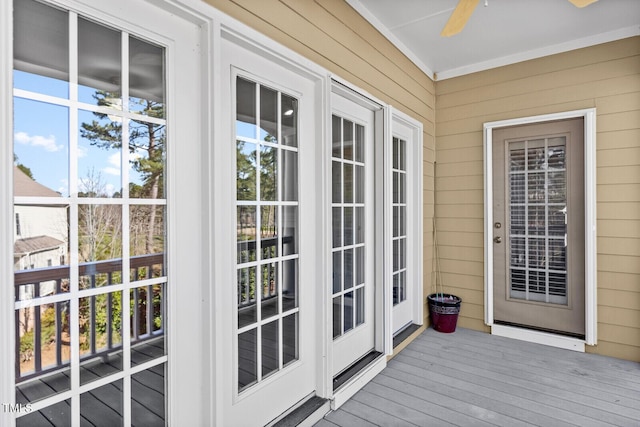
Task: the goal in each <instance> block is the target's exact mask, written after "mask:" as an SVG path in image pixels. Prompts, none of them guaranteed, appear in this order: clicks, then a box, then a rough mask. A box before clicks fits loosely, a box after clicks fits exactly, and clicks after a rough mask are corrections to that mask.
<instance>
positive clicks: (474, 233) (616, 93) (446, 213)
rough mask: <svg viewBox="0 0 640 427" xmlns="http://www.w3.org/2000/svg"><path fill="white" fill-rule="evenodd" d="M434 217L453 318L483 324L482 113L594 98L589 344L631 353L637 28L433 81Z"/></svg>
mask: <svg viewBox="0 0 640 427" xmlns="http://www.w3.org/2000/svg"><path fill="white" fill-rule="evenodd" d="M436 106H437V108H436V141H437V144H436V160H437V164H436V176H437V178H436V180H435V186H436V195H435V200H436V217H437V233H438V243H439V244H440V246H441V250H440V258H441V268H442V276H443V280H444V283H445V286H446V289H447V290H449V291H451V292H453V293H457V294H459V295H460V296H461V297H462V299H463V301H465V302H464V303H463V309H462V311H461V314H460V324H461V325H462V326H466V327H470V328H477V329H485V327H484V325H483V316H484V301H483V299H482V298H478V293H482V291H483V289H484V283H483V269H482V268H478V267H477V266H475V263H479V262H481V261H482V258H480V259H478V258H479V257H481V256H482V255H481V251H482V248H483V244H484V243H483V239H484V234H483V218H484V211H483V209H484V207H483V197H484V196H483V159H482V153H483V137H482V126H483V123H485V122H488V121H496V120H505V119H511V118H517V117H524V116H533V115H539V114H549V113H556V112H561V111H567V110H574V109H582V108H592V107H595V108H596V112H597V119H596V120H597V122H596V128H597V153H596V157H597V158H596V167H597V182H596V184H597V188H596V191H597V226H598V345H597V346H596V347H594V348H589V349H588V350H589V351H593V352H596V353H601V354H605V355H611V356H615V357H621V358H625V359H631V360H635V361H640V37H633V38H629V39H625V40H620V41H616V42H612V43H606V44H602V45H598V46H593V47H590V48H586V49H579V50H575V51H571V52H567V53H563V54H558V55H552V56H548V57H545V58H540V59H537V60H532V61H527V62H522V63H519V64H514V65H510V66H506V67H500V68H498V69H494V70H489V71H484V72H480V73H475V74H471V75H467V76H462V77H458V78H454V79H449V80H443V81H439V82H437V83H436Z"/></svg>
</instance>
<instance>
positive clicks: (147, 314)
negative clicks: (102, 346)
mask: <svg viewBox="0 0 640 427" xmlns="http://www.w3.org/2000/svg"><path fill="white" fill-rule="evenodd" d="M129 298H130V299H131V321H130V325H131V331H130V333H131V364H132V365H139V364H141V363H144V362H147V361H149V360H152V359H155V358H158V357H162V356H164V355H165V354H166V351H165V342H164V330H165V323H164V313H165V293H164V285H162V284H159V285H149V286H140V287H138V288H133V289H131V291H130V294H129Z"/></svg>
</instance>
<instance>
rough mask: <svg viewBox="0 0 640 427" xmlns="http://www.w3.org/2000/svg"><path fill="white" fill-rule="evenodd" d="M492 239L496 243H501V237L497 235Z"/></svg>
mask: <svg viewBox="0 0 640 427" xmlns="http://www.w3.org/2000/svg"><path fill="white" fill-rule="evenodd" d="M493 241H494V242H496V243H502V237H500V236H498V237H496V238H494V239H493Z"/></svg>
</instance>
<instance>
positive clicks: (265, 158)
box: [260, 146, 278, 201]
mask: <svg viewBox="0 0 640 427" xmlns="http://www.w3.org/2000/svg"><path fill="white" fill-rule="evenodd" d="M277 199H278V149H277V148H273V147H265V146H262V147H260V200H268V201H275V200H277Z"/></svg>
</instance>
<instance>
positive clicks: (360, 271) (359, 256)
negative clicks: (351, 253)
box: [355, 246, 365, 285]
mask: <svg viewBox="0 0 640 427" xmlns="http://www.w3.org/2000/svg"><path fill="white" fill-rule="evenodd" d="M355 265H356V285H362V284H364V279H365V277H364V246H358V247H357V248H356V258H355Z"/></svg>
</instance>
